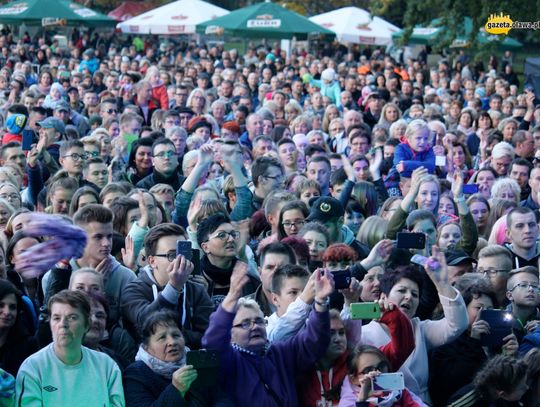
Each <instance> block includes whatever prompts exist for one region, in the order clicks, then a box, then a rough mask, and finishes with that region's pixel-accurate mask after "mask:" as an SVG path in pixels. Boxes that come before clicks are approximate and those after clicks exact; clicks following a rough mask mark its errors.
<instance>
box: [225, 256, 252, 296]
mask: <svg viewBox="0 0 540 407" xmlns="http://www.w3.org/2000/svg"><path fill="white" fill-rule="evenodd" d="M248 281H249V276H248V265H247V263H244V262H243V261H237V262H236V264H235V265H234V268H233V272H232V274H231V286H230V288H229V294H231V293H232V294H234V295H235V296H236V297H237V299H238V298H240V296H241V294H242V290H243V288H244V286H245V285H246V284H247V282H248Z"/></svg>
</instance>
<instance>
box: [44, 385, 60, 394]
mask: <svg viewBox="0 0 540 407" xmlns="http://www.w3.org/2000/svg"><path fill="white" fill-rule="evenodd" d="M43 390H45V391H48V392H49V393H52V392H53V391H56V390H58V389H57V388H56V387H54V386H51V385H49V386H45V387H44V388H43Z"/></svg>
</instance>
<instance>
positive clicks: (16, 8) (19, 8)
mask: <svg viewBox="0 0 540 407" xmlns="http://www.w3.org/2000/svg"><path fill="white" fill-rule="evenodd" d="M26 10H28V4H27V3H19V4H15V5H13V6H11V7H6V8H3V9H0V15H17V14H21V13H24V12H25V11H26Z"/></svg>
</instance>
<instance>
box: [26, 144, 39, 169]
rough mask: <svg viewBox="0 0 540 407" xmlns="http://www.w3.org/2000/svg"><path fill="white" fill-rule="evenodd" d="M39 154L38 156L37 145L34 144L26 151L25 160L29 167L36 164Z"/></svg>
mask: <svg viewBox="0 0 540 407" xmlns="http://www.w3.org/2000/svg"><path fill="white" fill-rule="evenodd" d="M39 156H40V153H39V151H38V149H37V147H36V146H35V145H34V146H33V147H32V149H31V150H30V151H29V152H28V156H27V157H26V162H27V163H28V165H29V166H30V167H32V168H34V167H35V166H36V165H37V162H38V159H39Z"/></svg>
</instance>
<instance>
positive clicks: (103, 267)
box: [96, 255, 113, 278]
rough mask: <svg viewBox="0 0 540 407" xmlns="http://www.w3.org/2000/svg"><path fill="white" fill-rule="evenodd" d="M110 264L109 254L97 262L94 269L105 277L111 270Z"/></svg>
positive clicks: (110, 257)
mask: <svg viewBox="0 0 540 407" xmlns="http://www.w3.org/2000/svg"><path fill="white" fill-rule="evenodd" d="M112 264H113V263H112V256H110V255H109V256H107V257H105V258H104V259H103V260H101V261H100V262H99V264H98V265H97V266H96V271H97V272H98V273H99V274H101V275H102V276H103V277H104V278H105V277H106V276H107V275H108V274H109V273H110V272H112Z"/></svg>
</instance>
